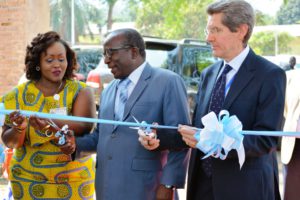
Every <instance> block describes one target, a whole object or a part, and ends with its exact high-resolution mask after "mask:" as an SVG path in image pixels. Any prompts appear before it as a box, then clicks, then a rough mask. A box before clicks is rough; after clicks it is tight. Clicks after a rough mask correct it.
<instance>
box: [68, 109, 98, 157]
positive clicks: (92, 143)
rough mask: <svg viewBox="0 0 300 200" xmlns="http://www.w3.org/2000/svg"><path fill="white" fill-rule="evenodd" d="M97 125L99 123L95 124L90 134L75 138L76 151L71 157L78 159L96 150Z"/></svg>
mask: <svg viewBox="0 0 300 200" xmlns="http://www.w3.org/2000/svg"><path fill="white" fill-rule="evenodd" d="M99 113H100V111H99ZM98 117H99V116H98ZM99 126H100V124H97V126H96V129H95V130H94V131H93V132H92V133H91V134H85V135H83V136H82V137H76V138H75V142H76V151H75V153H74V154H73V158H75V159H79V158H82V157H85V156H89V155H91V154H93V153H96V152H97V145H98V139H99Z"/></svg>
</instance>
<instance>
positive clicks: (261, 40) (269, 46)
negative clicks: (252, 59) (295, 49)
mask: <svg viewBox="0 0 300 200" xmlns="http://www.w3.org/2000/svg"><path fill="white" fill-rule="evenodd" d="M275 37H276V35H275V33H274V32H273V31H265V32H258V33H256V34H253V35H252V37H251V39H250V41H249V44H250V46H251V47H252V48H253V50H254V51H255V52H256V53H257V54H260V55H270V56H271V55H275ZM277 37H278V50H279V52H278V53H281V54H282V53H288V52H289V51H290V48H289V43H290V42H291V41H292V40H293V39H294V37H293V36H291V35H289V34H288V33H286V32H281V33H278V35H277Z"/></svg>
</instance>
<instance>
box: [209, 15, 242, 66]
mask: <svg viewBox="0 0 300 200" xmlns="http://www.w3.org/2000/svg"><path fill="white" fill-rule="evenodd" d="M222 16H223V14H222V13H217V14H213V15H211V16H209V18H208V22H207V26H206V34H207V36H206V40H207V42H209V43H210V44H211V47H212V51H213V55H214V56H215V57H219V58H222V59H224V60H226V61H227V62H229V61H230V60H232V59H233V58H234V57H236V56H237V55H238V54H239V53H240V52H241V51H242V50H243V38H244V35H245V34H244V31H245V30H242V28H238V29H237V32H231V31H230V30H229V28H228V27H226V26H225V25H223V24H222Z"/></svg>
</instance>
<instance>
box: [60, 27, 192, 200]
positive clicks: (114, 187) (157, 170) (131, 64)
mask: <svg viewBox="0 0 300 200" xmlns="http://www.w3.org/2000/svg"><path fill="white" fill-rule="evenodd" d="M145 54H146V53H145V45H144V41H143V39H142V37H141V35H140V34H139V33H138V32H137V31H135V30H133V29H119V30H116V31H113V32H111V33H110V34H109V35H108V36H107V38H106V39H105V42H104V59H105V63H106V64H107V65H108V67H109V68H110V69H111V72H112V73H113V75H114V77H115V78H116V80H114V81H113V82H112V83H111V84H110V85H109V86H108V87H107V88H106V89H105V90H104V91H103V93H102V97H101V102H100V110H99V118H102V119H110V120H120V121H125V122H134V118H136V119H138V120H140V121H146V122H148V123H152V122H157V123H159V124H162V125H173V126H177V125H178V124H189V114H188V107H187V105H188V104H187V95H186V90H185V86H184V83H183V80H182V79H181V78H180V77H179V76H178V75H177V74H175V73H173V72H171V71H168V70H165V69H161V68H153V67H151V66H150V65H149V64H148V63H147V62H146V61H145V57H146V55H145ZM125 79H126V80H127V79H129V80H130V81H129V83H128V84H126V86H125V87H124V88H123V89H120V88H121V84H122V82H125ZM124 91H126V92H125V93H126V94H125V96H124ZM121 93H122V94H121ZM123 105H125V107H124V108H123V110H122V107H123ZM120 110H122V111H121V114H120ZM75 131H76V130H75ZM157 137H158V139H160V140H161V141H162V142H161V143H160V148H159V149H157V150H155V151H148V150H146V149H145V148H144V147H143V146H142V145H141V144H140V143H139V141H138V134H137V130H135V129H130V128H129V127H126V126H113V125H105V124H98V125H97V128H96V129H95V131H94V132H93V133H92V134H90V135H86V136H84V137H82V138H76V143H75V144H74V143H72V141H73V140H68V142H69V143H68V144H67V145H66V146H69V145H71V146H72V147H73V149H74V148H75V146H76V155H77V156H79V155H80V154H81V153H84V152H95V151H96V152H97V163H96V183H95V188H96V197H97V199H105V200H106V199H112V200H118V199H119V200H125V199H130V200H135V199H136V200H141V199H143V200H147V199H149V200H152V199H172V196H173V192H174V188H182V187H184V184H185V174H186V167H187V158H188V149H186V145H185V144H184V142H183V141H182V138H181V136H180V134H178V132H177V131H176V130H157ZM70 142H71V144H70ZM150 145H151V144H150ZM174 147H175V148H176V149H175V148H174ZM65 152H68V151H65ZM68 153H70V151H69V152H68Z"/></svg>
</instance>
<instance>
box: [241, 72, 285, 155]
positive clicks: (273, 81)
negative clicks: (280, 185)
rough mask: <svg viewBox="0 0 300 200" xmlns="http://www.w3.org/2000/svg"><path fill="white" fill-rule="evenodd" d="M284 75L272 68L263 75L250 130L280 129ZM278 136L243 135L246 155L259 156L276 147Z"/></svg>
mask: <svg viewBox="0 0 300 200" xmlns="http://www.w3.org/2000/svg"><path fill="white" fill-rule="evenodd" d="M285 87H286V76H285V73H284V71H283V70H280V69H273V70H271V71H270V72H269V73H268V75H267V76H266V77H265V80H264V81H263V84H262V87H261V91H260V93H259V98H258V105H257V108H256V115H255V121H254V123H253V127H252V130H258V131H279V130H282V121H283V110H284V102H285ZM277 145H278V138H277V137H269V136H249V135H247V136H245V138H244V147H245V152H246V155H248V156H260V155H262V154H266V153H269V152H270V151H272V150H274V149H276V148H277Z"/></svg>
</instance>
